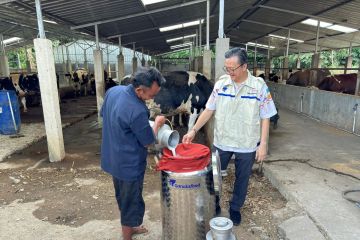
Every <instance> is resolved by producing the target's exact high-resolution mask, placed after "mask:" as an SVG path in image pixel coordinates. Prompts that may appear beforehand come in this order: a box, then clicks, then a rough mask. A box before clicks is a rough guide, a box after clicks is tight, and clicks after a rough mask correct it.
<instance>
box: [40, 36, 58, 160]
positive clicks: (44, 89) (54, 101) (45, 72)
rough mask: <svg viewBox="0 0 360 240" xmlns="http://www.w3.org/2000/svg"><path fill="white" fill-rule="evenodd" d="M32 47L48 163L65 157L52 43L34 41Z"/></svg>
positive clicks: (43, 40)
mask: <svg viewBox="0 0 360 240" xmlns="http://www.w3.org/2000/svg"><path fill="white" fill-rule="evenodd" d="M34 47H35V53H36V61H37V66H38V69H37V70H38V74H39V82H40V92H41V104H42V108H43V114H44V123H45V130H46V138H47V139H46V140H47V144H48V151H49V160H50V162H57V161H61V160H62V159H64V157H65V148H64V139H63V132H62V125H61V117H60V106H59V95H58V89H57V84H56V74H55V62H54V55H53V51H52V43H51V41H50V40H48V39H39V38H38V39H35V40H34Z"/></svg>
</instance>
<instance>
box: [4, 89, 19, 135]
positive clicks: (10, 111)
mask: <svg viewBox="0 0 360 240" xmlns="http://www.w3.org/2000/svg"><path fill="white" fill-rule="evenodd" d="M20 125H21V121H20V109H19V102H18V98H17V95H16V92H15V91H6V90H5V91H4V90H0V134H4V135H11V134H17V133H19V131H20Z"/></svg>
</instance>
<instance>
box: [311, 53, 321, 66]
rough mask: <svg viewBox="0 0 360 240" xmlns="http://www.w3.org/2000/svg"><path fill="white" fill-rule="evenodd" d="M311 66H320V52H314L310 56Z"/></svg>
mask: <svg viewBox="0 0 360 240" xmlns="http://www.w3.org/2000/svg"><path fill="white" fill-rule="evenodd" d="M311 67H312V68H320V67H321V59H320V53H314V55H313V56H312V59H311Z"/></svg>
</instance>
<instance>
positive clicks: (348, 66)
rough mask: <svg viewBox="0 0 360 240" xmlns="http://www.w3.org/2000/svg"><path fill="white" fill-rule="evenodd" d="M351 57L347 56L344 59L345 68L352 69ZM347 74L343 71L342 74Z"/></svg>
mask: <svg viewBox="0 0 360 240" xmlns="http://www.w3.org/2000/svg"><path fill="white" fill-rule="evenodd" d="M352 60H353V59H352V56H348V57H347V58H346V65H345V68H352ZM346 73H347V70H346V69H345V70H344V74H346Z"/></svg>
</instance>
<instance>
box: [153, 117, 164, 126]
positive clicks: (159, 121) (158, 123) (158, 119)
mask: <svg viewBox="0 0 360 240" xmlns="http://www.w3.org/2000/svg"><path fill="white" fill-rule="evenodd" d="M165 121H166V118H165V117H164V116H156V118H155V125H156V126H157V127H158V128H161V127H162V126H163V125H164V124H165Z"/></svg>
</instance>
